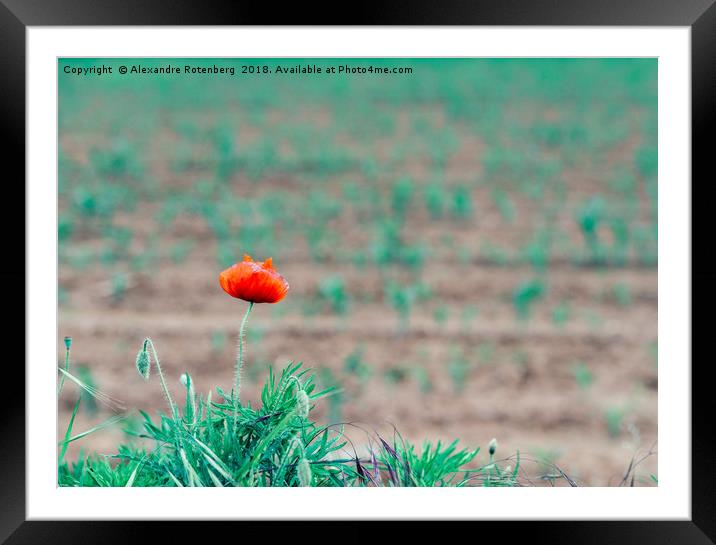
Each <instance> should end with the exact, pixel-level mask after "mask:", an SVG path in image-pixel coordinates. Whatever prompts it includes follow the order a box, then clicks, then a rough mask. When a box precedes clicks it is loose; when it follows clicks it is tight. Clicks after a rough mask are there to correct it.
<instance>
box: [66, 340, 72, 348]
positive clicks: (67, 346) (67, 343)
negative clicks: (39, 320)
mask: <svg viewBox="0 0 716 545" xmlns="http://www.w3.org/2000/svg"><path fill="white" fill-rule="evenodd" d="M71 346H72V337H65V348H66V349H67V350H69V349H70V347H71Z"/></svg>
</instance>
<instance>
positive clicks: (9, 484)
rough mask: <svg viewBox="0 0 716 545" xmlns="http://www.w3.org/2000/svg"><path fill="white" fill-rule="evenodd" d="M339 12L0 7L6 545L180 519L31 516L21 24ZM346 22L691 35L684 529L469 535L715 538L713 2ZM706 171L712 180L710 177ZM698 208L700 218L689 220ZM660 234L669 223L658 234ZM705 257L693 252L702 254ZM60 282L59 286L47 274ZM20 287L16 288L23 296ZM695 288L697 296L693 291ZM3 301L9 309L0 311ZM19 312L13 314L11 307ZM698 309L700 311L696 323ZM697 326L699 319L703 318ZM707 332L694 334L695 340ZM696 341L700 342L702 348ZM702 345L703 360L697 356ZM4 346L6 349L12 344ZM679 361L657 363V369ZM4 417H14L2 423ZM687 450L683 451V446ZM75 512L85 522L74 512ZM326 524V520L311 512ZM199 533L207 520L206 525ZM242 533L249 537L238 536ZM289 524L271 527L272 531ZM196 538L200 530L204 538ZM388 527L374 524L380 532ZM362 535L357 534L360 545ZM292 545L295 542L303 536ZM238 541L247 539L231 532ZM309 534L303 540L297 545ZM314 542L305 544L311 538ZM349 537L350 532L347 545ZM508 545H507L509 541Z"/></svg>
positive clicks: (538, 539)
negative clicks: (678, 30)
mask: <svg viewBox="0 0 716 545" xmlns="http://www.w3.org/2000/svg"><path fill="white" fill-rule="evenodd" d="M335 7H336V6H335V4H326V5H322V4H321V3H313V4H311V5H310V6H307V5H303V4H293V5H291V4H287V5H285V6H281V7H280V8H278V9H277V7H276V5H273V4H266V3H260V4H256V3H251V4H249V3H239V2H225V1H223V2H218V1H212V0H204V1H201V2H200V1H196V0H155V1H147V0H123V1H121V2H112V1H110V0H72V1H68V0H65V1H57V0H55V1H54V2H53V1H51V0H0V67H1V68H2V72H0V74H2V83H1V84H0V85H1V88H2V93H1V94H0V102H1V103H2V106H1V107H0V116H1V117H2V131H3V133H4V134H5V136H6V138H5V146H4V148H3V151H4V153H3V156H2V157H3V160H2V164H3V167H4V169H3V170H4V173H5V176H4V186H3V189H4V191H3V196H4V201H5V203H6V207H5V210H4V213H3V214H2V216H3V222H4V223H5V229H4V231H3V232H4V233H6V234H8V235H9V236H6V237H4V240H3V246H2V247H3V250H4V255H3V257H4V267H3V268H2V270H1V271H0V278H1V280H2V286H3V288H4V289H3V296H4V297H3V299H4V302H5V305H4V308H5V316H6V318H7V319H6V321H5V324H6V325H5V326H4V328H3V332H2V334H1V335H0V338H2V339H3V341H4V344H3V346H4V348H5V349H6V352H5V354H6V356H5V361H4V362H3V363H4V365H3V369H2V375H1V376H2V377H3V380H2V383H3V393H2V398H1V399H2V403H3V404H4V406H5V412H4V414H5V418H3V419H1V420H0V444H1V447H0V459H1V460H2V463H0V541H2V542H4V543H6V544H8V545H10V544H12V545H16V544H24V543H32V544H43V543H53V544H64V543H67V544H79V543H133V542H136V541H137V539H138V538H139V537H140V536H141V538H144V537H149V535H150V533H151V534H153V533H155V532H156V533H158V534H160V535H161V536H162V538H163V540H164V541H167V540H173V539H174V538H175V537H181V534H184V533H185V532H186V530H185V525H184V524H181V523H178V522H154V523H149V522H53V521H43V522H39V521H33V522H28V521H25V499H26V496H25V470H26V467H25V386H26V384H25V374H24V366H23V365H20V364H19V362H20V361H24V360H25V358H24V356H25V354H24V346H25V344H24V340H25V329H24V328H25V317H26V314H25V300H24V297H25V296H26V293H27V291H26V290H29V289H32V286H28V285H27V284H26V282H25V259H24V256H25V238H24V237H20V236H19V235H18V232H19V230H20V226H21V225H24V206H22V207H21V206H20V203H25V191H24V184H23V183H22V181H21V180H24V178H25V153H24V148H25V107H26V104H25V91H26V89H25V85H26V80H25V54H26V50H25V31H26V27H28V26H45V25H51V26H69V25H72V26H81V25H248V24H267V25H280V24H311V25H315V24H345V23H346V20H345V19H343V18H342V17H340V16H339V15H338V12H337V11H336V10H335ZM349 7H350V9H349V10H348V13H349V16H350V18H351V21H350V24H351V25H396V24H400V25H550V26H552V25H576V26H602V25H604V26H688V27H690V28H691V54H692V58H691V61H692V66H691V76H692V90H691V101H692V103H691V107H692V133H691V134H692V182H691V193H692V237H693V239H692V264H691V266H692V290H693V293H694V294H695V295H696V297H693V298H692V346H693V349H694V350H693V351H692V361H693V363H692V395H693V399H692V420H693V421H692V445H691V453H692V472H691V475H685V478H691V479H692V481H691V484H692V498H691V501H692V504H691V507H692V518H691V520H690V521H683V522H681V521H678V522H676V521H650V522H649V521H629V522H615V521H604V522H594V521H590V522H579V521H570V522H536V521H530V522H491V523H482V524H481V526H480V528H479V529H478V530H469V531H476V532H477V533H476V534H475V539H478V538H479V539H482V540H485V539H499V540H500V542H502V541H504V538H505V537H512V536H516V535H517V533H516V532H515V530H519V533H522V532H525V535H526V536H528V539H529V541H530V542H531V543H550V544H553V545H554V544H560V543H569V544H576V543H579V544H580V545H588V544H606V543H619V544H620V545H627V544H632V543H633V544H639V545H644V544H662V543H663V544H666V543H674V544H677V543H678V544H693V545H699V544H706V543H713V540H715V539H716V516H714V514H715V513H716V501H714V500H715V498H716V471H714V465H713V464H712V459H713V452H714V448H713V447H714V426H713V424H712V422H711V420H710V414H711V410H713V408H714V396H713V393H712V387H711V384H710V382H709V380H708V378H707V369H708V367H710V366H711V365H712V358H711V357H710V356H711V354H709V353H707V352H706V348H705V345H706V341H705V340H704V339H705V335H706V334H707V332H708V329H707V328H709V327H710V325H711V324H710V323H709V321H708V318H709V317H710V316H709V315H708V314H707V313H708V311H709V309H710V308H711V307H713V303H715V302H716V290H714V289H713V288H712V287H710V286H708V282H710V281H712V280H713V279H715V278H716V267H714V266H712V265H711V264H710V261H709V253H710V252H709V247H710V245H709V243H710V242H711V234H712V232H713V228H712V226H711V223H710V222H708V223H707V220H706V219H705V218H706V216H705V212H707V211H710V208H711V207H712V206H713V204H712V203H714V202H716V200H714V199H713V197H714V189H713V186H714V184H713V182H712V180H711V179H707V176H708V174H709V173H710V172H709V171H708V170H707V169H708V168H709V166H710V165H709V162H710V159H711V156H712V155H713V151H712V150H711V149H710V147H711V146H710V145H709V144H708V142H709V139H707V134H706V133H707V131H712V130H713V127H714V126H716V123H715V121H716V115H715V112H716V108H715V107H714V103H713V98H714V97H715V95H716V5H714V0H688V1H684V0H682V1H678V2H676V1H673V0H631V1H624V0H522V1H519V0H502V1H499V2H498V1H494V0H493V1H487V0H472V1H465V0H463V1H449V2H446V1H441V2H425V1H421V2H412V3H410V6H409V8H408V7H407V6H406V4H405V3H398V2H392V3H360V4H356V5H354V6H349ZM712 177H713V176H711V178H712ZM697 179H698V180H699V183H698V184H697V183H696V180H697ZM697 212H702V213H701V214H697ZM665 228H666V229H668V226H665ZM699 242H700V243H701V245H700V247H701V248H702V250H701V252H697V251H696V249H697V248H698V247H699ZM47 281H48V282H54V281H55V279H54V278H48V279H47ZM20 286H23V287H24V289H23V290H20V289H19V287H20ZM699 288H701V289H699ZM8 303H10V304H8ZM16 311H17V314H15V313H14V312H16ZM699 314H700V316H699ZM697 318H701V319H697ZM699 333H700V334H701V335H700V336H699V335H698V334H699ZM699 339H700V340H699ZM699 347H700V348H701V349H702V350H701V354H700V355H701V356H702V357H701V358H699V357H697V356H698V355H699V351H698V350H696V349H697V348H699ZM8 348H9V349H10V353H8V351H7V349H8ZM680 363H681V362H665V363H664V365H670V364H680ZM8 415H11V416H8ZM684 452H685V453H687V452H688V448H687V447H686V446H685V448H684ZM78 517H81V514H79V513H78ZM316 518H320V513H316ZM200 524H202V525H207V524H211V523H200ZM215 524H221V525H222V528H211V529H209V528H206V530H205V531H206V532H207V533H206V534H204V535H205V536H206V537H207V538H208V536H209V532H210V533H211V534H212V535H214V536H217V537H218V538H223V537H228V536H230V535H232V534H233V532H235V531H236V530H235V528H236V526H232V527H231V528H225V527H223V526H224V525H228V524H231V523H215ZM241 524H242V526H241V529H242V535H244V536H251V535H252V534H253V533H254V532H255V531H256V532H257V531H258V530H257V529H256V528H254V527H253V526H254V523H248V522H244V523H241ZM243 530H247V531H248V532H247V533H244V532H243ZM277 530H278V531H282V530H283V526H282V525H280V524H278V525H274V526H273V531H277ZM200 531H201V530H200ZM394 531H395V530H393V529H392V527H391V529H385V528H381V529H377V533H378V534H379V535H384V536H386V537H387V536H388V535H390V534H392V533H393V532H394ZM342 535H343V538H342V539H345V538H346V536H350V535H353V536H354V537H353V540H356V541H357V540H358V539H362V540H365V539H371V536H374V535H375V534H373V532H372V531H371V532H370V533H368V534H364V533H362V532H355V533H349V532H344V533H342ZM361 536H362V537H361ZM297 538H298V537H297ZM236 539H241V537H240V536H238V535H237V536H236ZM301 539H303V538H301ZM306 539H308V537H306ZM348 539H349V540H350V537H348ZM509 541H511V539H510V540H509Z"/></svg>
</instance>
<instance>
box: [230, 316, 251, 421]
mask: <svg viewBox="0 0 716 545" xmlns="http://www.w3.org/2000/svg"><path fill="white" fill-rule="evenodd" d="M252 308H254V304H253V302H251V303H249V308H247V309H246V314H244V319H243V320H241V327H240V328H239V354H238V356H237V358H236V376H235V377H234V391H235V395H236V406H237V407H238V405H239V403H240V401H241V371H242V370H243V368H244V344H245V341H244V336H245V330H246V322H247V321H248V319H249V314H250V313H251V309H252Z"/></svg>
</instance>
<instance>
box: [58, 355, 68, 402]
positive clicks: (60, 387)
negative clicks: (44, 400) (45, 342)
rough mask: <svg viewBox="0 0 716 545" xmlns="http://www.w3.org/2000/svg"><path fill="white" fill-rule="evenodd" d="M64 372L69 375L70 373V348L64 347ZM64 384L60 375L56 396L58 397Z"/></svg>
mask: <svg viewBox="0 0 716 545" xmlns="http://www.w3.org/2000/svg"><path fill="white" fill-rule="evenodd" d="M65 371H67V372H68V373H69V371H70V347H69V346H66V348H65ZM64 384H65V375H64V374H60V383H59V384H58V385H57V395H58V396H59V395H60V392H62V386H64Z"/></svg>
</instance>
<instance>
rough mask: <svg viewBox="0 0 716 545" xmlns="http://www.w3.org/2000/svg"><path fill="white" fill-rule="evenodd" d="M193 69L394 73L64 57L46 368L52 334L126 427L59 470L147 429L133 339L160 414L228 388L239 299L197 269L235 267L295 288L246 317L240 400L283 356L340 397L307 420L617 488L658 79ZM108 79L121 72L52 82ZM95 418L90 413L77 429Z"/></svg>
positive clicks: (646, 309)
mask: <svg viewBox="0 0 716 545" xmlns="http://www.w3.org/2000/svg"><path fill="white" fill-rule="evenodd" d="M168 62H169V61H168V60H167V59H158V60H155V61H149V60H142V61H141V64H142V65H145V66H151V65H158V66H166V64H167V63H168ZM189 62H190V63H191V64H194V65H196V64H202V65H206V66H212V65H214V64H216V65H217V66H234V67H236V68H237V71H238V70H239V68H238V67H240V66H241V65H243V64H251V65H268V66H271V67H273V66H275V65H276V64H281V65H285V66H293V65H296V64H299V63H300V64H316V65H319V66H327V65H338V64H350V65H353V66H358V65H366V66H367V65H372V66H379V67H383V66H391V67H392V66H410V67H412V68H413V73H412V74H402V75H400V74H395V75H393V74H390V75H376V74H364V75H349V76H345V75H334V76H325V75H323V76H321V75H301V76H290V75H285V76H276V75H264V74H261V75H255V74H254V75H241V76H239V75H237V76H234V77H232V76H222V75H216V76H210V75H193V76H191V75H183V74H182V75H180V76H161V75H159V76H158V75H149V76H148V75H143V76H142V75H138V76H131V75H120V74H117V73H116V72H117V70H116V67H117V66H119V65H120V64H127V65H131V64H140V61H139V60H124V61H122V60H119V59H104V60H87V59H84V60H82V59H65V60H60V61H59V67H60V72H59V135H58V136H59V170H58V172H59V185H58V192H59V212H58V213H59V216H58V237H59V331H58V341H57V342H58V345H57V346H58V349H57V350H58V362H63V361H64V344H63V341H62V339H63V337H64V336H65V335H69V336H71V337H72V338H73V346H72V359H73V368H74V369H75V371H77V369H78V367H79V368H80V370H79V374H80V377H81V378H83V379H84V380H86V381H88V382H90V383H92V384H94V385H95V386H97V387H98V388H100V389H101V390H103V391H104V392H106V393H108V394H110V395H112V396H114V397H116V398H118V399H120V400H122V401H123V403H124V405H125V407H126V411H127V418H126V419H125V421H124V423H123V424H121V425H118V426H116V427H115V428H113V429H107V430H103V431H101V432H98V433H95V434H93V435H91V436H88V437H87V438H86V439H84V440H82V441H77V442H74V443H72V444H71V448H70V451H69V457H70V459H71V458H72V456H73V455H76V454H77V452H78V451H79V449H80V448H83V449H84V450H85V451H89V452H94V451H96V452H99V453H113V452H115V449H116V444H117V442H118V441H120V440H126V437H124V432H123V428H128V429H131V428H132V427H133V426H135V425H137V424H136V422H137V420H138V419H137V418H136V417H137V409H139V408H141V409H144V410H147V411H149V412H155V411H157V410H164V408H163V403H164V401H163V398H162V397H161V395H160V393H159V389H158V387H157V385H156V384H147V383H145V382H144V381H143V380H142V379H141V378H140V377H139V376H138V374H137V372H136V371H135V369H134V359H135V356H136V353H137V350H138V349H139V347H140V345H141V342H142V339H143V338H144V336H150V337H152V339H154V341H155V343H156V345H157V349H158V351H159V357H160V359H161V361H162V366H163V368H164V370H165V373H166V374H167V375H168V378H169V380H170V388H173V390H174V391H175V393H176V395H177V397H178V398H181V396H182V395H183V394H182V391H183V390H182V388H181V386H180V384H179V381H178V379H179V375H180V373H182V372H184V371H188V372H190V373H191V376H192V377H193V379H194V381H195V385H196V389H197V391H198V392H201V393H204V394H205V393H207V392H208V391H209V390H213V389H214V388H215V387H216V386H222V387H224V388H226V389H229V388H230V387H231V383H232V374H233V364H234V357H235V344H236V333H237V330H238V326H239V321H240V320H241V317H242V315H243V312H244V311H245V308H246V304H245V303H244V302H242V301H238V300H234V299H232V298H230V297H229V296H227V295H226V294H225V293H224V292H223V291H222V290H221V288H220V286H219V283H218V274H219V272H220V271H221V270H223V269H224V268H226V267H228V266H229V265H231V264H232V263H234V262H236V261H239V260H240V259H241V257H242V255H243V254H244V253H248V254H250V255H252V256H253V257H254V258H256V259H264V258H266V257H273V258H274V264H275V266H276V267H277V269H278V270H279V271H280V272H281V273H282V274H283V275H284V276H285V277H286V278H287V279H288V281H289V282H290V285H291V291H290V292H289V295H288V296H287V298H286V299H285V300H284V301H283V302H281V303H279V304H277V305H257V306H256V308H255V309H254V311H253V313H252V316H251V319H250V323H249V329H248V335H247V340H248V345H247V347H248V352H247V367H246V369H245V381H244V390H243V392H244V393H243V396H242V397H243V398H244V399H250V400H252V402H253V403H257V402H258V401H259V392H258V387H259V385H260V383H261V381H263V379H264V377H265V375H266V372H267V367H268V366H269V365H273V366H274V367H276V368H279V369H280V368H282V367H283V366H284V365H285V364H286V363H287V362H288V361H291V360H295V361H303V362H304V363H305V365H307V366H309V367H312V368H313V369H315V370H316V371H317V373H318V377H319V383H321V384H322V385H323V386H329V385H333V384H336V385H339V386H341V387H342V393H341V394H340V395H337V396H333V397H331V398H329V399H327V400H324V401H323V402H321V403H319V405H318V409H317V411H318V414H319V416H320V419H322V420H323V421H325V422H340V421H350V422H356V423H357V424H360V426H363V427H365V428H367V429H372V428H378V429H386V427H388V429H391V428H390V426H391V425H393V424H394V425H395V426H396V427H397V429H398V430H399V431H400V432H401V433H402V434H403V435H404V436H405V437H406V438H409V439H411V440H413V441H415V442H417V443H418V444H420V443H421V442H422V440H423V439H429V440H433V441H434V440H437V439H441V440H444V441H450V440H452V439H455V438H459V439H460V440H461V443H460V444H461V445H463V446H465V447H475V446H481V447H483V452H484V456H483V458H486V456H487V452H486V450H487V449H486V445H487V442H488V441H489V440H490V439H491V438H492V437H496V438H497V439H498V441H499V451H498V454H501V455H503V456H509V455H510V454H514V453H515V451H516V450H517V449H519V450H520V452H521V453H522V454H523V456H524V457H525V459H530V460H532V461H533V463H534V471H533V476H534V477H535V478H536V479H538V480H539V478H540V477H542V479H543V480H544V482H546V483H552V482H553V480H554V479H553V476H550V471H553V470H550V469H549V467H550V466H549V464H550V463H556V464H558V465H559V466H560V467H561V468H563V469H564V470H565V472H567V473H568V474H569V475H570V476H571V477H572V478H573V479H575V480H576V481H577V482H578V483H579V484H585V485H598V486H604V485H617V484H619V482H620V479H621V477H622V475H623V474H624V472H625V471H626V470H627V466H628V464H629V462H630V460H631V459H632V456H633V455H634V454H635V453H642V454H643V453H645V452H646V451H648V450H649V449H650V448H651V447H652V446H653V445H654V443H655V441H656V438H657V61H656V60H655V59H393V60H387V59H374V60H364V59H363V60H361V59H346V60H340V59H323V60H315V59H304V60H300V59H284V60H273V59H272V60H269V59H254V60H253V61H247V60H241V59H215V60H199V59H191V60H187V62H186V63H185V62H184V61H182V60H178V59H172V60H171V64H173V65H178V66H183V65H184V64H187V63H189ZM102 63H104V64H109V65H111V66H114V67H115V70H114V72H115V74H113V75H103V76H87V77H78V76H72V75H66V74H64V73H63V72H62V67H63V66H64V65H66V64H68V65H70V66H92V65H99V64H102ZM76 394H77V392H76V390H73V389H72V388H71V387H65V391H64V392H63V395H62V398H61V399H60V405H59V422H58V425H59V429H60V430H64V429H66V425H67V420H68V419H69V414H70V413H71V411H72V408H73V406H74V401H75V398H76V397H75V396H76ZM110 414H111V411H110V410H109V409H107V408H106V407H104V406H102V405H101V404H99V405H98V404H96V403H94V402H93V401H92V400H91V399H90V398H88V399H87V400H86V402H84V403H83V405H82V406H81V409H80V413H79V415H78V420H77V422H76V424H75V429H76V430H77V431H81V430H82V429H85V428H90V427H91V426H92V425H94V424H96V423H98V422H100V421H103V420H105V419H106V418H107V417H108V416H109V415H110ZM346 431H347V433H348V435H349V436H350V437H351V438H352V439H353V440H354V441H355V442H356V443H358V444H359V443H360V442H361V440H362V432H361V431H360V429H359V428H354V429H353V430H351V429H350V428H348V429H347V430H346ZM481 456H482V454H481ZM482 461H483V462H484V459H483V460H482ZM656 462H657V460H656V456H650V457H648V458H647V459H646V460H645V461H644V462H643V463H642V464H641V465H640V466H639V468H638V471H637V475H636V480H635V484H636V485H653V484H654V481H653V479H652V478H651V475H656V474H657V463H656ZM557 484H559V483H557Z"/></svg>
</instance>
